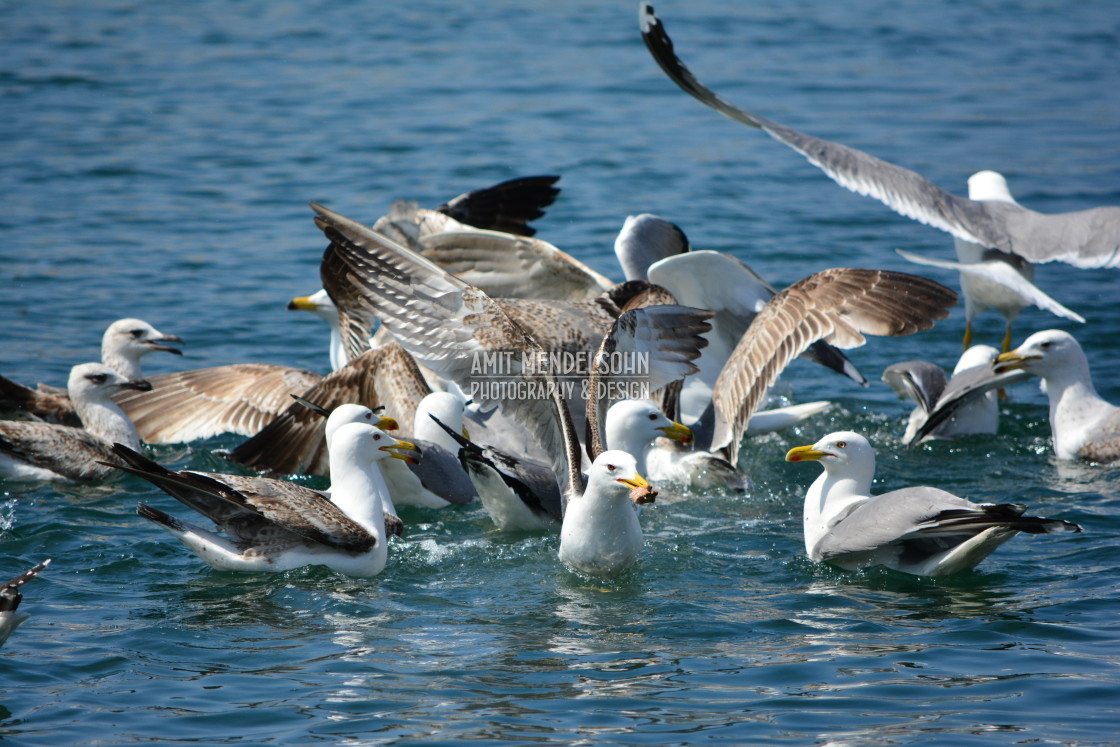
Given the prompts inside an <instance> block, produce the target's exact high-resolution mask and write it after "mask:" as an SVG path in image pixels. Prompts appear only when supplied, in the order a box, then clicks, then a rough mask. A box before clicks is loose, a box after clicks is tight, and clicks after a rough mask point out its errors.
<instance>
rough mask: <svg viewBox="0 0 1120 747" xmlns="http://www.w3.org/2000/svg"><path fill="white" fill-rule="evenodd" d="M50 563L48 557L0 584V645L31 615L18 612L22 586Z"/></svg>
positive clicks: (21, 598) (21, 597)
mask: <svg viewBox="0 0 1120 747" xmlns="http://www.w3.org/2000/svg"><path fill="white" fill-rule="evenodd" d="M50 564H51V559H50V558H47V559H46V560H44V561H43V562H42V563H39V564H37V565H35V566H32V567H31V568H30V569H28V570H26V571H24V572H23V573H21V574H19V575H18V576H16V577H15V578H13V579H12V580H11V581H9V582H8V583H6V584H4V585H3V586H0V646H3V645H4V641H6V640H8V636H10V635H11V634H12V631H13V630H15V629H16V628H18V627H19V626H20V625H21V624H23V623H24V622H25V621H26V620H27V618H29V617H31V615H29V614H27V613H26V612H17V610H18V609H19V603H20V602H21V601H23V595H22V594H21V593H20V591H19V589H20V587H21V586H23V585H24V584H26V583H27V582H28V581H30V580H31V579H33V578H35V577H36V576H38V575H39V572H40V571H41V570H43V569H44V568H46V567H47V566H48V565H50Z"/></svg>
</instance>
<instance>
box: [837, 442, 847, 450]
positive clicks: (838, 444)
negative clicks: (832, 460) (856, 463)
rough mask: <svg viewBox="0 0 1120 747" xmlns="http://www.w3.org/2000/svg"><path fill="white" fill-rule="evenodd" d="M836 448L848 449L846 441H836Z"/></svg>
mask: <svg viewBox="0 0 1120 747" xmlns="http://www.w3.org/2000/svg"><path fill="white" fill-rule="evenodd" d="M836 448H837V449H846V448H848V442H847V441H837V442H836Z"/></svg>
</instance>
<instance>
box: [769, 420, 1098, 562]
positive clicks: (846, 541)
mask: <svg viewBox="0 0 1120 747" xmlns="http://www.w3.org/2000/svg"><path fill="white" fill-rule="evenodd" d="M786 461H790V462H803V461H815V462H820V464H821V466H822V467H824V472H823V473H821V475H820V477H818V478H817V479H816V480H815V481H814V482H813V484H812V485H811V486H810V487H809V490H808V492H807V493H806V494H805V507H804V516H803V520H804V524H805V552H806V554H808V556H809V557H810V558H811V559H813V560H814V561H817V562H828V563H831V564H833V565H837V566H839V567H841V568H845V569H847V570H857V569H860V568H868V567H872V566H884V567H886V568H893V569H894V570H897V571H903V572H905V573H912V574H915V575H919V576H944V575H948V574H951V573H959V572H961V571H966V570H969V569H970V568H973V567H975V566H976V565H977V564H978V563H980V561H982V560H983V559H984V558H986V557H988V555H990V554H991V553H992V552H993V551H994V550H995V549H996V548H997V547H999V546H1000V545H1002V544H1003V543H1004V542H1006V541H1007V540H1009V539H1011V538H1012V537H1014V536H1015V535H1016V534H1018V533H1019V532H1027V533H1029V534H1053V533H1058V532H1080V531H1081V527H1079V526H1078V525H1077V524H1073V523H1071V522H1068V521H1063V520H1061V519H1043V518H1039V517H1035V516H1025V515H1024V513H1025V512H1026V506H1023V505H1019V504H1015V503H1000V504H991V503H983V504H978V503H973V502H972V501H968V500H965V499H964V498H960V497H958V496H955V495H953V494H952V493H948V492H946V491H944V490H939V489H938V488H932V487H928V486H922V487H909V488H902V489H900V490H892V491H891V492H889V493H883V494H881V495H877V496H872V495H871V483H872V480H873V479H874V477H875V450H874V449H873V448H872V447H871V444H870V443H868V441H867V439H866V438H864V437H863V436H861V435H860V434H858V433H853V432H851V431H841V432H839V433H832V434H829V435H827V436H825V437H824V438H822V439H821V440H820V441H818V442H817V443H815V444H813V445H812V446H798V447H796V448H793V449H790V451H789V453H788V454H787V455H786Z"/></svg>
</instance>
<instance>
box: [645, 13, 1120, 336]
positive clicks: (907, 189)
mask: <svg viewBox="0 0 1120 747" xmlns="http://www.w3.org/2000/svg"><path fill="white" fill-rule="evenodd" d="M639 24H640V28H641V32H642V38H643V40H644V41H645V43H646V47H647V48H648V49H649V51H650V53H651V54H652V55H653V58H654V59H655V60H656V61H657V63H658V64H659V65H660V66H661V69H662V70H663V71H664V72H665V73H666V74H667V75H668V76H669V78H670V79H672V80H673V82H674V83H676V84H677V85H678V86H680V88H681V89H683V90H684V91H685V92H686V93H688V94H690V95H692V96H693V97H695V98H696V99H698V100H699V101H701V102H702V103H704V104H705V105H707V106H709V107H711V108H713V109H715V110H716V111H718V112H720V113H721V114H723V115H725V116H727V117H729V118H731V119H733V120H735V121H737V122H741V123H743V124H746V125H749V126H751V127H755V128H758V129H761V130H763V131H764V132H766V133H767V134H768V135H770V136H771V137H773V138H774V139H775V140H778V141H779V142H781V143H783V144H785V145H787V146H789V147H790V148H792V149H794V150H796V151H797V152H798V153H801V154H802V155H803V156H805V157H806V158H807V159H808V160H809V162H810V163H812V164H813V165H814V166H817V167H818V168H820V169H821V170H822V171H824V172H825V173H826V174H827V175H828V176H829V177H831V178H832V179H833V180H834V181H836V182H837V183H838V184H840V185H841V186H843V187H846V188H847V189H850V190H852V191H854V192H856V193H858V194H861V195H866V196H869V197H873V198H875V199H877V200H879V201H881V202H883V203H884V204H885V205H887V206H888V207H889V208H891V209H892V210H895V211H896V212H898V213H900V214H902V215H904V216H906V217H908V218H912V219H914V220H917V221H920V222H921V223H925V224H927V225H930V226H933V227H935V228H938V229H941V230H943V231H947V232H948V233H950V234H952V235H953V236H954V237H955V238H957V239H960V240H962V241H965V242H970V243H972V244H976V245H979V246H981V247H986V248H989V249H996V250H999V251H1000V252H1004V253H1005V254H1008V255H1015V256H1016V257H1018V258H1020V259H1021V260H1025V261H1026V262H1031V263H1040V262H1052V261H1061V262H1068V263H1070V264H1072V265H1075V266H1077V267H1082V268H1097V267H1117V266H1120V207H1114V206H1105V207H1096V208H1091V209H1088V210H1082V211H1077V212H1071V213H1055V214H1045V213H1039V212H1036V211H1034V210H1030V209H1028V208H1025V207H1022V206H1020V205H1018V204H1017V203H1016V202H1015V201H1014V200H1012V199H1010V193H1009V192H1007V191H1006V185H1005V186H1004V192H1005V193H1006V194H1004V195H1001V194H998V192H997V193H992V192H990V191H989V192H987V193H985V192H983V191H979V192H978V194H980V195H981V196H980V197H978V198H976V199H973V198H963V197H958V196H956V195H953V194H950V193H949V192H946V191H945V190H943V189H941V188H940V187H938V186H937V185H935V184H934V183H933V182H931V181H929V180H928V179H926V178H925V177H923V176H921V175H919V174H917V173H915V172H913V171H909V170H907V169H904V168H901V167H899V166H895V165H894V164H890V163H887V162H886V161H882V160H880V159H878V158H875V157H874V156H871V155H869V154H867V153H864V152H862V151H859V150H856V149H854V148H849V147H847V146H844V145H840V144H838V143H833V142H830V141H828V140H823V139H821V138H816V137H813V136H811V135H805V134H803V133H800V132H797V131H796V130H793V129H791V128H789V127H786V126H785V125H782V124H779V123H777V122H774V121H772V120H769V119H766V118H765V117H762V116H760V115H757V114H754V113H752V112H749V111H746V110H744V109H741V108H739V107H737V106H735V105H734V104H731V103H730V102H728V101H726V100H725V99H723V98H722V97H720V96H719V95H718V94H716V93H715V92H714V91H712V90H711V89H709V88H708V87H707V86H705V85H704V84H703V83H701V82H700V81H699V80H698V79H697V78H696V77H695V76H694V75H693V74H692V72H691V71H690V70H689V69H688V68H687V67H685V65H684V63H683V62H681V60H680V59H679V58H678V57H677V56H676V54H675V53H674V51H673V42H672V40H670V38H669V36H668V34H667V33H666V32H665V27H664V25H663V24H662V22H661V21H660V19H658V18H657V16H656V15H655V14H654V12H653V8H652V7H651V6H650V5H649V3H642V4H641V9H640V11H639ZM985 178H987V177H985ZM978 190H979V187H978ZM963 261H967V260H962V262H963ZM991 268H992V266H989V267H988V269H989V270H990V269H991ZM954 269H959V268H958V267H957V266H956V265H954ZM996 269H997V270H998V269H1000V268H996ZM1008 269H1010V268H1008ZM968 274H969V275H970V276H972V277H973V278H979V277H981V276H980V275H977V274H976V273H975V272H973V271H971V270H970V271H968ZM992 279H994V276H993V275H991V274H989V276H988V277H987V279H986V280H983V281H981V283H982V287H981V288H980V290H979V294H980V295H979V296H978V297H974V298H973V302H974V303H976V302H977V301H980V302H982V303H985V304H988V305H995V304H993V303H992V298H993V297H992V296H987V295H986V294H988V293H989V292H993V293H999V294H1002V293H1003V292H1004V291H1002V290H1001V291H996V290H995V289H994V288H993V286H992V285H991V284H990V283H989V282H988V281H990V280H992ZM999 280H1000V283H1001V285H1004V286H1006V284H1007V282H1009V281H1010V282H1012V284H1013V285H1014V286H1015V288H1016V292H1015V293H1013V294H1011V295H1012V300H1011V301H1010V302H1009V304H1008V305H1004V302H1003V301H1000V302H999V304H1000V305H1001V306H1003V308H1001V306H997V308H1001V310H1004V308H1006V309H1008V310H1010V309H1013V308H1014V307H1015V306H1016V305H1018V306H1019V308H1021V307H1022V306H1023V305H1025V304H1024V303H1023V297H1024V296H1022V295H1021V294H1022V293H1025V292H1026V291H1029V290H1030V289H1027V288H1026V286H1024V285H1023V284H1022V283H1018V282H1017V281H1015V280H1014V279H1013V278H1010V275H1009V273H1008V272H1007V271H1006V270H1002V271H1001V272H1000V273H999ZM971 282H972V281H970V284H971ZM1028 284H1029V283H1028ZM1032 287H1033V286H1032ZM967 292H968V291H967V289H966V293H967ZM1040 294H1041V291H1037V289H1034V290H1033V291H1030V295H1028V296H1027V298H1028V300H1029V301H1030V303H1040V302H1041V303H1045V302H1044V301H1043V299H1042V296H1041V295H1040ZM1044 307H1045V308H1047V309H1048V310H1050V311H1054V312H1055V313H1060V311H1059V310H1061V311H1065V312H1068V309H1064V307H1061V306H1060V305H1058V304H1056V303H1054V302H1050V304H1049V305H1046V306H1044ZM976 310H978V309H976ZM1006 313H1007V311H1005V314H1006ZM1015 313H1017V311H1016V312H1015ZM1068 314H1073V312H1068ZM1010 318H1013V314H1012V315H1011V317H1009V319H1010ZM1070 318H1076V315H1073V316H1071V317H1070ZM968 342H970V341H966V346H967V344H968Z"/></svg>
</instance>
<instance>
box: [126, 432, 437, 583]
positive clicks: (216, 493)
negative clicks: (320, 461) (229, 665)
mask: <svg viewBox="0 0 1120 747" xmlns="http://www.w3.org/2000/svg"><path fill="white" fill-rule="evenodd" d="M408 451H413V452H415V447H414V446H413V445H412V444H410V443H408V442H406V441H400V440H397V439H395V438H393V437H392V436H390V435H388V434H387V433H385V432H383V431H381V430H379V429H378V428H375V427H373V426H372V425H366V424H364V423H348V424H346V425H344V426H342V427H341V428H339V429H338V431H337V432H336V433H335V434H334V437H333V438H332V439H331V495H330V498H329V499H328V498H326V497H325V496H323V495H322V494H321V493H318V492H316V491H314V490H310V489H309V488H305V487H303V486H301V485H295V484H293V483H286V482H283V481H276V480H273V481H269V483H270V487H269V488H267V489H261V487H260V486H261V484H262V483H261V482H260V478H254V477H240V476H237V475H212V474H206V473H198V472H189V471H184V472H172V471H171V470H168V469H165V468H164V467H161V466H160V465H158V464H156V463H155V462H153V461H151V460H150V459H147V458H146V457H144V456H142V455H140V454H138V453H136V452H134V451H132V450H129V449H126V448H118V450H117V455H118V456H119V457H120V458H121V459H122V460H124V461H125V466H123V467H121V469H123V470H125V471H127V472H130V473H132V474H134V475H137V476H139V477H142V478H144V479H145V480H148V481H150V482H152V483H153V484H155V485H157V486H158V487H159V488H161V489H162V490H164V491H166V492H167V493H168V494H170V495H171V496H173V497H175V498H177V499H178V500H179V501H180V502H182V503H183V504H184V505H186V506H189V507H190V508H192V509H194V510H196V511H198V512H199V513H201V514H203V515H204V516H207V517H209V518H210V519H212V520H213V521H214V523H215V524H217V525H218V529H219V530H221V531H222V532H224V533H225V535H226V536H224V537H223V536H221V535H219V534H216V533H214V532H211V531H209V530H206V529H203V528H201V527H198V526H195V525H192V524H189V523H187V522H185V521H182V520H180V519H177V518H175V517H174V516H171V515H170V514H167V513H165V512H163V511H160V510H158V509H155V508H152V507H151V506H148V505H146V504H144V503H140V504H137V508H136V512H137V514H139V515H140V516H143V517H144V518H146V519H149V520H151V521H153V522H155V523H156V524H159V525H160V526H162V527H163V528H164V529H166V530H167V531H168V532H170V533H171V535H172V536H174V537H175V538H176V539H178V540H180V541H181V542H182V543H183V544H185V545H186V546H187V547H188V548H190V549H191V550H192V551H194V552H195V553H196V554H197V555H198V556H199V557H200V558H202V560H203V561H205V562H206V563H207V564H208V565H210V566H212V567H214V568H217V569H219V570H232V571H286V570H290V569H292V568H299V567H302V566H306V565H325V566H327V567H329V568H331V569H332V570H335V571H337V572H339V573H343V574H345V575H348V576H359V577H368V576H376V575H377V574H379V573H381V571H382V570H383V569H384V568H385V562H386V544H387V543H386V536H385V526H386V516H385V503H384V500H385V497H386V495H387V493H388V491H387V489H386V487H385V481H384V480H383V479H382V477H381V472H380V471H379V470H378V469H377V462H379V461H381V460H383V459H386V458H389V457H392V458H395V459H404V460H408V459H412V458H413V457H412V456H409V455H408V453H407V452H408ZM284 486H288V487H284Z"/></svg>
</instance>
